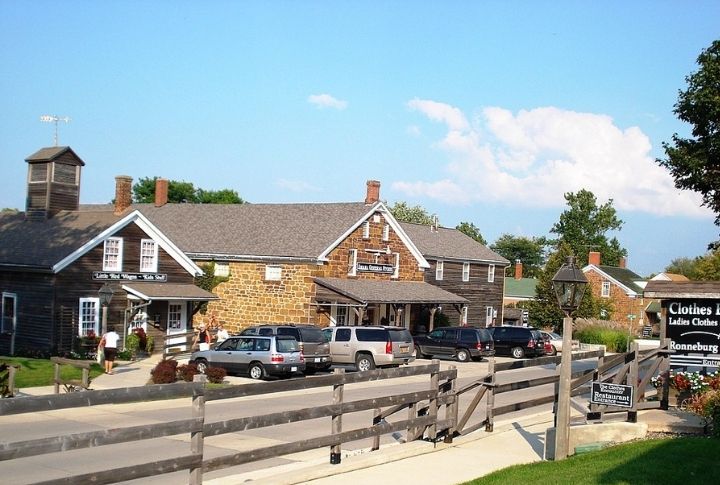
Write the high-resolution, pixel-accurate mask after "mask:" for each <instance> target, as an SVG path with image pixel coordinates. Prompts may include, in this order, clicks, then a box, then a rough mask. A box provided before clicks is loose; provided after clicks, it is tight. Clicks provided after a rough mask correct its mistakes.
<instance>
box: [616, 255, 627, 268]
mask: <svg viewBox="0 0 720 485" xmlns="http://www.w3.org/2000/svg"><path fill="white" fill-rule="evenodd" d="M626 266H627V259H625V258H624V257H622V258H620V261H619V262H618V268H622V269H625V267H626Z"/></svg>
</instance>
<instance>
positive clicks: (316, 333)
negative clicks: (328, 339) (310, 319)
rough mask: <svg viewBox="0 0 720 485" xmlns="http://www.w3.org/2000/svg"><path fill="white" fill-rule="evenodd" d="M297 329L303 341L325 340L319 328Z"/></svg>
mask: <svg viewBox="0 0 720 485" xmlns="http://www.w3.org/2000/svg"><path fill="white" fill-rule="evenodd" d="M298 330H299V331H300V337H301V339H302V341H303V342H318V343H323V342H325V338H324V337H323V334H322V332H321V331H320V329H319V328H307V327H304V328H300V329H298Z"/></svg>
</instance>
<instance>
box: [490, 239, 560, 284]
mask: <svg viewBox="0 0 720 485" xmlns="http://www.w3.org/2000/svg"><path fill="white" fill-rule="evenodd" d="M547 244H548V241H547V239H545V238H544V237H532V238H529V237H524V236H513V235H511V234H503V235H502V236H500V237H499V238H498V239H497V241H495V243H494V244H492V245H491V246H490V248H491V249H492V250H493V251H495V252H496V253H498V254H499V255H501V256H502V257H504V258H505V259H507V260H509V261H510V263H512V265H513V266H509V267H508V268H507V269H506V270H505V271H506V276H512V275H513V274H514V273H513V272H514V271H515V269H514V265H515V262H516V261H518V260H519V261H520V262H521V263H522V265H523V266H522V268H523V277H525V278H535V277H537V276H538V275H539V274H540V272H541V271H542V265H543V262H544V259H545V248H546V246H547Z"/></svg>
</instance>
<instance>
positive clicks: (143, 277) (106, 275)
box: [92, 271, 167, 283]
mask: <svg viewBox="0 0 720 485" xmlns="http://www.w3.org/2000/svg"><path fill="white" fill-rule="evenodd" d="M92 279H93V280H99V281H121V280H122V281H155V282H160V283H166V282H167V275H166V274H161V273H122V272H120V273H110V272H107V271H93V275H92Z"/></svg>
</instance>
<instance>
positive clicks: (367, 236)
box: [363, 221, 370, 239]
mask: <svg viewBox="0 0 720 485" xmlns="http://www.w3.org/2000/svg"><path fill="white" fill-rule="evenodd" d="M363 239H370V221H365V223H364V224H363Z"/></svg>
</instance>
